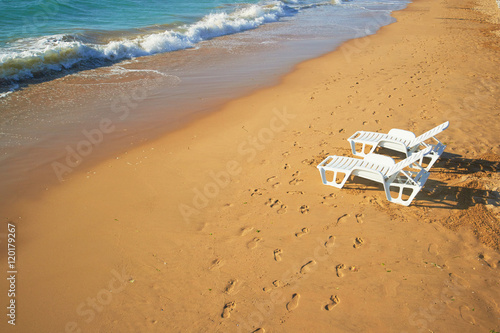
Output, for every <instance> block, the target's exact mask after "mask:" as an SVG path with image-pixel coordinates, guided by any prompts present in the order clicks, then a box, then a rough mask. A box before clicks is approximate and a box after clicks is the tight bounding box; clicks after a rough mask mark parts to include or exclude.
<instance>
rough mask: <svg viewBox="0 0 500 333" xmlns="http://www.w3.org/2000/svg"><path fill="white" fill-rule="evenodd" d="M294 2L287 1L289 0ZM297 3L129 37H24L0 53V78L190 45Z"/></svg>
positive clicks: (284, 12) (268, 18) (249, 8)
mask: <svg viewBox="0 0 500 333" xmlns="http://www.w3.org/2000/svg"><path fill="white" fill-rule="evenodd" d="M295 2H298V1H297V0H292V1H290V0H289V1H287V3H295ZM297 8H300V6H293V8H292V7H290V6H289V5H288V4H286V3H285V2H282V1H268V2H264V3H261V4H254V5H246V6H243V7H240V8H238V9H236V10H234V11H233V12H230V13H226V12H215V13H211V14H209V15H207V16H205V17H203V18H202V19H201V20H200V21H198V22H195V23H193V24H191V25H184V26H181V27H178V28H177V29H175V30H167V31H164V32H161V33H154V34H149V35H144V36H139V37H134V38H124V39H120V40H113V41H110V42H108V43H106V44H90V43H85V42H83V41H81V40H79V39H78V37H76V36H68V35H54V36H46V37H43V38H33V39H24V40H21V41H20V42H18V43H17V44H12V45H10V47H7V48H4V49H2V50H1V51H0V81H1V79H4V80H8V81H18V80H22V79H27V78H31V77H33V76H34V75H36V74H38V73H44V72H46V71H48V70H52V71H61V70H63V69H68V68H71V67H72V66H74V65H76V64H79V63H82V62H89V63H90V64H92V63H98V62H99V61H103V60H111V61H116V60H121V59H127V58H134V57H141V56H146V55H152V54H156V53H162V52H170V51H176V50H181V49H186V48H192V47H195V46H196V44H198V43H199V42H201V41H204V40H207V39H211V38H214V37H218V36H223V35H228V34H233V33H238V32H241V31H245V30H249V29H254V28H257V27H259V26H261V25H263V24H266V23H270V22H276V21H278V20H279V19H280V18H282V17H284V16H288V15H293V13H295V12H296V11H297Z"/></svg>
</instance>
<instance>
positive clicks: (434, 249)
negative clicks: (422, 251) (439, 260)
mask: <svg viewBox="0 0 500 333" xmlns="http://www.w3.org/2000/svg"><path fill="white" fill-rule="evenodd" d="M438 248H439V246H438V245H437V244H434V243H431V244H429V248H428V249H427V251H428V252H429V253H430V254H433V255H435V256H437V255H438V254H439V250H438Z"/></svg>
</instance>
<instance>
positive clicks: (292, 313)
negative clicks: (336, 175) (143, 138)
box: [0, 0, 500, 332]
mask: <svg viewBox="0 0 500 333" xmlns="http://www.w3.org/2000/svg"><path fill="white" fill-rule="evenodd" d="M492 3H494V1H492V0H489V1H486V0H480V1H465V2H464V1H458V0H447V1H431V0H418V1H415V2H414V3H412V4H410V5H409V6H408V8H407V9H405V10H403V11H400V12H397V13H394V16H395V17H396V18H397V20H398V22H397V23H394V24H391V25H389V26H387V27H384V28H382V29H381V30H380V31H379V32H378V33H377V34H376V35H373V36H369V37H365V38H361V39H357V40H352V41H350V42H347V43H345V44H344V45H342V46H341V47H340V48H339V49H338V50H336V51H335V52H333V53H330V54H327V55H325V56H322V57H320V58H318V59H313V60H310V61H307V62H305V63H302V64H300V65H299V66H297V68H296V69H295V70H294V71H293V72H292V73H290V74H289V75H287V76H285V77H284V78H283V80H282V81H281V83H280V84H278V85H276V86H274V87H272V88H268V89H265V90H261V91H257V92H255V93H252V94H251V95H249V96H246V97H244V98H240V99H238V100H234V101H230V102H229V103H227V104H226V105H225V106H224V108H223V109H222V110H220V111H218V112H215V113H213V114H211V115H209V116H207V117H205V118H203V119H200V120H198V121H196V122H194V123H192V124H190V125H189V126H187V127H185V128H183V129H181V130H178V131H176V132H173V133H171V134H168V135H166V136H165V137H164V138H162V139H160V140H157V141H155V142H153V143H150V144H147V145H144V146H142V147H140V148H139V149H135V150H133V151H129V152H127V153H125V154H122V155H120V156H116V158H115V159H113V160H108V161H106V162H104V163H102V164H100V165H98V166H96V167H95V168H92V169H91V170H86V171H85V172H82V173H80V174H74V175H72V177H71V178H70V179H69V180H68V181H66V182H64V183H62V184H61V185H60V186H56V187H53V188H51V189H50V190H49V191H47V192H46V194H45V195H43V196H41V197H40V198H36V199H26V200H25V201H23V202H18V203H17V204H16V205H15V206H13V207H10V210H11V211H13V212H18V215H19V217H18V216H16V217H15V218H12V217H11V220H12V221H13V222H15V223H16V225H17V234H18V242H17V244H18V250H17V251H18V252H17V257H18V261H19V262H18V271H19V274H18V276H19V281H18V285H17V288H18V293H17V297H16V301H17V303H18V313H17V315H18V317H17V323H16V327H15V329H16V330H17V331H18V332H64V331H67V332H79V331H80V330H81V331H82V332H255V331H257V332H264V331H265V332H490V331H491V330H494V331H500V324H499V323H500V304H499V302H500V301H499V300H500V282H499V281H500V270H499V268H498V266H499V265H500V253H499V252H498V251H499V250H500V245H499V244H500V243H499V239H500V237H499V236H500V225H499V223H498V212H499V211H498V209H499V204H498V203H499V197H498V185H499V176H498V168H499V155H500V152H499V141H498V138H499V137H498V133H499V130H500V127H499V119H500V118H499V111H498V98H499V96H500V95H499V91H500V88H499V85H498V82H500V77H499V66H498V56H499V42H498V37H497V36H496V35H495V34H494V33H493V32H492V31H495V30H498V29H499V27H498V22H496V23H495V21H493V20H492V19H491V18H490V17H489V16H487V14H485V13H484V12H483V11H478V10H476V9H475V8H478V7H479V8H485V7H486V5H489V8H490V10H492V13H495V10H494V8H493V9H492V8H491V4H492ZM485 4H486V5H485ZM496 15H498V11H496ZM446 120H449V121H450V127H449V129H447V130H446V131H444V132H443V133H441V134H440V135H439V138H440V139H441V141H443V142H444V143H445V144H447V146H448V147H447V150H446V152H445V154H443V156H442V157H441V159H440V160H439V161H438V163H437V164H436V165H435V166H434V167H433V169H432V173H431V176H430V179H429V180H428V182H427V183H426V185H425V187H424V189H423V190H422V191H421V193H419V195H417V197H416V199H415V200H414V202H413V204H412V205H411V206H410V207H403V206H399V205H395V204H391V203H389V202H387V200H386V199H385V196H384V193H383V190H382V188H381V186H379V185H377V184H375V183H371V182H365V181H362V180H360V179H357V178H355V179H354V180H352V181H350V182H349V183H348V184H347V186H346V187H345V188H344V189H342V190H338V189H335V188H333V187H328V186H324V185H322V184H321V181H320V177H319V173H318V171H317V169H316V165H317V164H318V163H319V162H320V161H321V160H322V159H323V158H324V157H326V156H327V155H335V154H336V155H350V150H349V146H348V144H347V141H346V138H348V137H349V136H350V135H351V134H353V133H354V132H355V131H357V130H370V131H383V132H387V131H388V130H390V129H391V128H401V129H407V130H411V131H413V132H415V133H416V134H420V133H423V132H425V131H426V130H428V129H430V128H432V127H434V126H436V125H438V124H440V123H442V122H444V121H446ZM0 287H1V290H7V289H8V286H7V284H6V282H5V280H4V282H3V283H2V284H0ZM5 322H6V320H5V318H4V320H3V321H2V323H1V324H0V325H2V331H3V328H4V327H5V326H6V325H7V324H6V323H5ZM259 329H260V330H259Z"/></svg>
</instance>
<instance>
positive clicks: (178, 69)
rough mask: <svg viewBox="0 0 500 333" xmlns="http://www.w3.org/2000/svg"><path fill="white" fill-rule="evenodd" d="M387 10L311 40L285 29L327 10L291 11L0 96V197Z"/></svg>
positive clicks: (88, 162)
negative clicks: (290, 16) (290, 15)
mask: <svg viewBox="0 0 500 333" xmlns="http://www.w3.org/2000/svg"><path fill="white" fill-rule="evenodd" d="M332 8H333V7H332ZM332 8H330V9H328V11H330V10H333V11H339V13H337V14H338V15H339V17H338V18H337V19H338V20H340V21H339V22H342V18H343V16H344V15H346V13H343V12H344V11H345V9H341V7H339V8H337V9H335V8H333V9H332ZM385 9H387V8H385ZM328 11H327V12H328ZM385 12H386V11H385V10H384V11H382V12H381V13H377V14H374V13H371V12H370V11H369V10H368V12H367V13H365V14H366V15H367V18H364V19H363V18H360V17H358V16H359V15H360V14H359V13H351V14H353V15H354V17H355V18H356V19H355V20H353V21H354V22H358V21H359V22H365V23H364V24H365V25H366V27H367V28H368V29H367V31H365V32H356V33H354V31H357V30H359V27H358V26H357V25H356V24H357V23H353V24H347V25H346V26H345V27H343V29H342V30H341V31H337V29H336V27H337V25H335V24H332V27H329V28H328V29H330V30H331V29H335V36H336V37H331V36H330V35H329V34H328V33H327V32H328V31H329V30H328V29H326V30H325V29H323V30H325V31H322V32H321V33H319V34H318V35H317V36H316V37H315V38H313V39H312V40H308V39H307V38H309V37H310V36H308V35H307V29H305V31H304V32H302V33H298V32H295V33H292V34H289V33H288V29H290V28H292V27H293V25H294V24H295V25H297V24H299V23H298V22H302V23H304V22H305V24H306V26H309V25H310V28H311V27H314V24H316V25H318V24H319V22H320V21H321V20H319V21H318V22H317V23H311V22H310V21H311V17H315V16H316V15H319V18H320V17H321V15H322V16H325V13H323V14H318V13H316V12H314V13H309V12H306V13H302V14H300V15H298V16H297V17H296V18H295V20H296V21H287V20H284V21H283V22H276V23H274V24H272V25H271V24H269V25H265V26H262V27H260V28H258V29H254V30H248V31H245V32H241V33H239V34H235V35H227V36H223V37H219V38H215V39H211V40H207V41H204V42H202V43H201V44H200V45H199V47H197V48H196V49H190V50H183V51H178V52H173V53H165V54H157V55H155V56H150V57H142V58H138V59H134V60H130V61H124V62H122V63H119V64H115V65H113V66H107V67H106V66H105V67H101V68H97V69H94V70H88V71H83V72H78V73H75V74H74V75H69V76H65V75H63V74H61V75H62V77H60V78H58V79H55V80H52V81H47V82H42V83H40V84H38V85H34V86H31V87H26V89H24V88H23V91H19V92H18V93H14V94H13V95H12V96H10V97H7V99H0V109H2V117H3V119H2V124H1V125H2V126H1V127H0V132H1V134H2V149H1V151H0V154H1V155H2V165H1V166H0V174H2V176H3V177H2V178H3V179H2V182H3V186H2V190H1V191H0V197H1V198H2V201H13V200H15V199H16V198H17V197H23V196H26V195H30V196H34V195H37V193H36V192H38V193H44V192H45V191H46V190H47V188H51V187H52V186H57V185H58V183H59V182H61V181H62V180H66V179H68V178H69V177H71V174H72V173H73V172H74V171H78V170H84V169H90V168H92V167H93V166H95V165H97V164H99V163H100V162H102V161H105V160H106V159H109V158H112V157H113V156H115V155H119V154H121V153H124V152H126V151H128V150H130V149H131V146H136V147H137V146H140V145H141V144H143V143H144V142H147V141H151V140H156V139H158V138H160V137H162V136H163V135H166V134H167V133H168V132H170V131H172V130H175V129H179V128H182V127H184V126H185V125H187V124H188V123H189V122H191V121H194V120H195V119H198V118H203V117H204V116H205V115H206V114H208V113H210V112H214V111H215V110H217V109H220V108H221V107H222V106H223V105H224V103H225V102H226V101H228V100H232V99H235V98H238V97H242V96H245V95H248V94H250V93H251V92H252V91H257V90H259V89H264V88H266V87H270V86H272V85H274V84H276V83H277V82H279V80H280V77H281V76H283V75H285V74H286V72H287V71H289V70H291V69H292V66H293V65H294V64H296V63H298V62H300V61H303V60H304V59H309V58H311V57H314V55H319V54H324V53H325V52H328V51H329V50H332V49H334V48H335V47H336V46H337V45H338V44H339V43H340V42H342V41H343V40H345V39H349V38H353V37H355V36H358V35H359V34H361V35H363V34H365V33H368V31H373V30H374V29H376V28H377V27H378V26H379V25H383V24H386V23H387V22H386V21H387V20H389V18H388V17H386V13H385ZM342 13H343V14H342ZM344 19H345V18H344ZM359 22H358V23H359ZM344 23H345V22H344ZM358 25H359V24H358ZM353 27H354V28H356V29H354V28H353ZM350 30H353V31H351V33H350V35H349V33H347V31H350ZM290 38H291V39H292V41H288V39H290ZM303 38H305V39H304V40H302V39H303ZM316 38H317V39H318V40H316V41H315V39H316ZM294 39H297V40H296V41H293V40H294ZM101 121H104V123H105V124H104V127H105V128H101V127H102V125H103V124H101ZM41 179H44V181H43V182H44V183H41V182H40V180H41ZM37 183H38V184H37ZM34 185H36V186H34Z"/></svg>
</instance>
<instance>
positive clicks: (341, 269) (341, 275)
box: [335, 264, 345, 278]
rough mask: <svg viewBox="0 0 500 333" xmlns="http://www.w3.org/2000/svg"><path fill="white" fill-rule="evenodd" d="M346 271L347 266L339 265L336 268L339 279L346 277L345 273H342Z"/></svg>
mask: <svg viewBox="0 0 500 333" xmlns="http://www.w3.org/2000/svg"><path fill="white" fill-rule="evenodd" d="M344 269H345V265H344V264H338V265H337V266H336V267H335V270H336V271H337V276H338V277H339V278H341V277H343V276H344V273H343V272H342V271H343V270H344Z"/></svg>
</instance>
